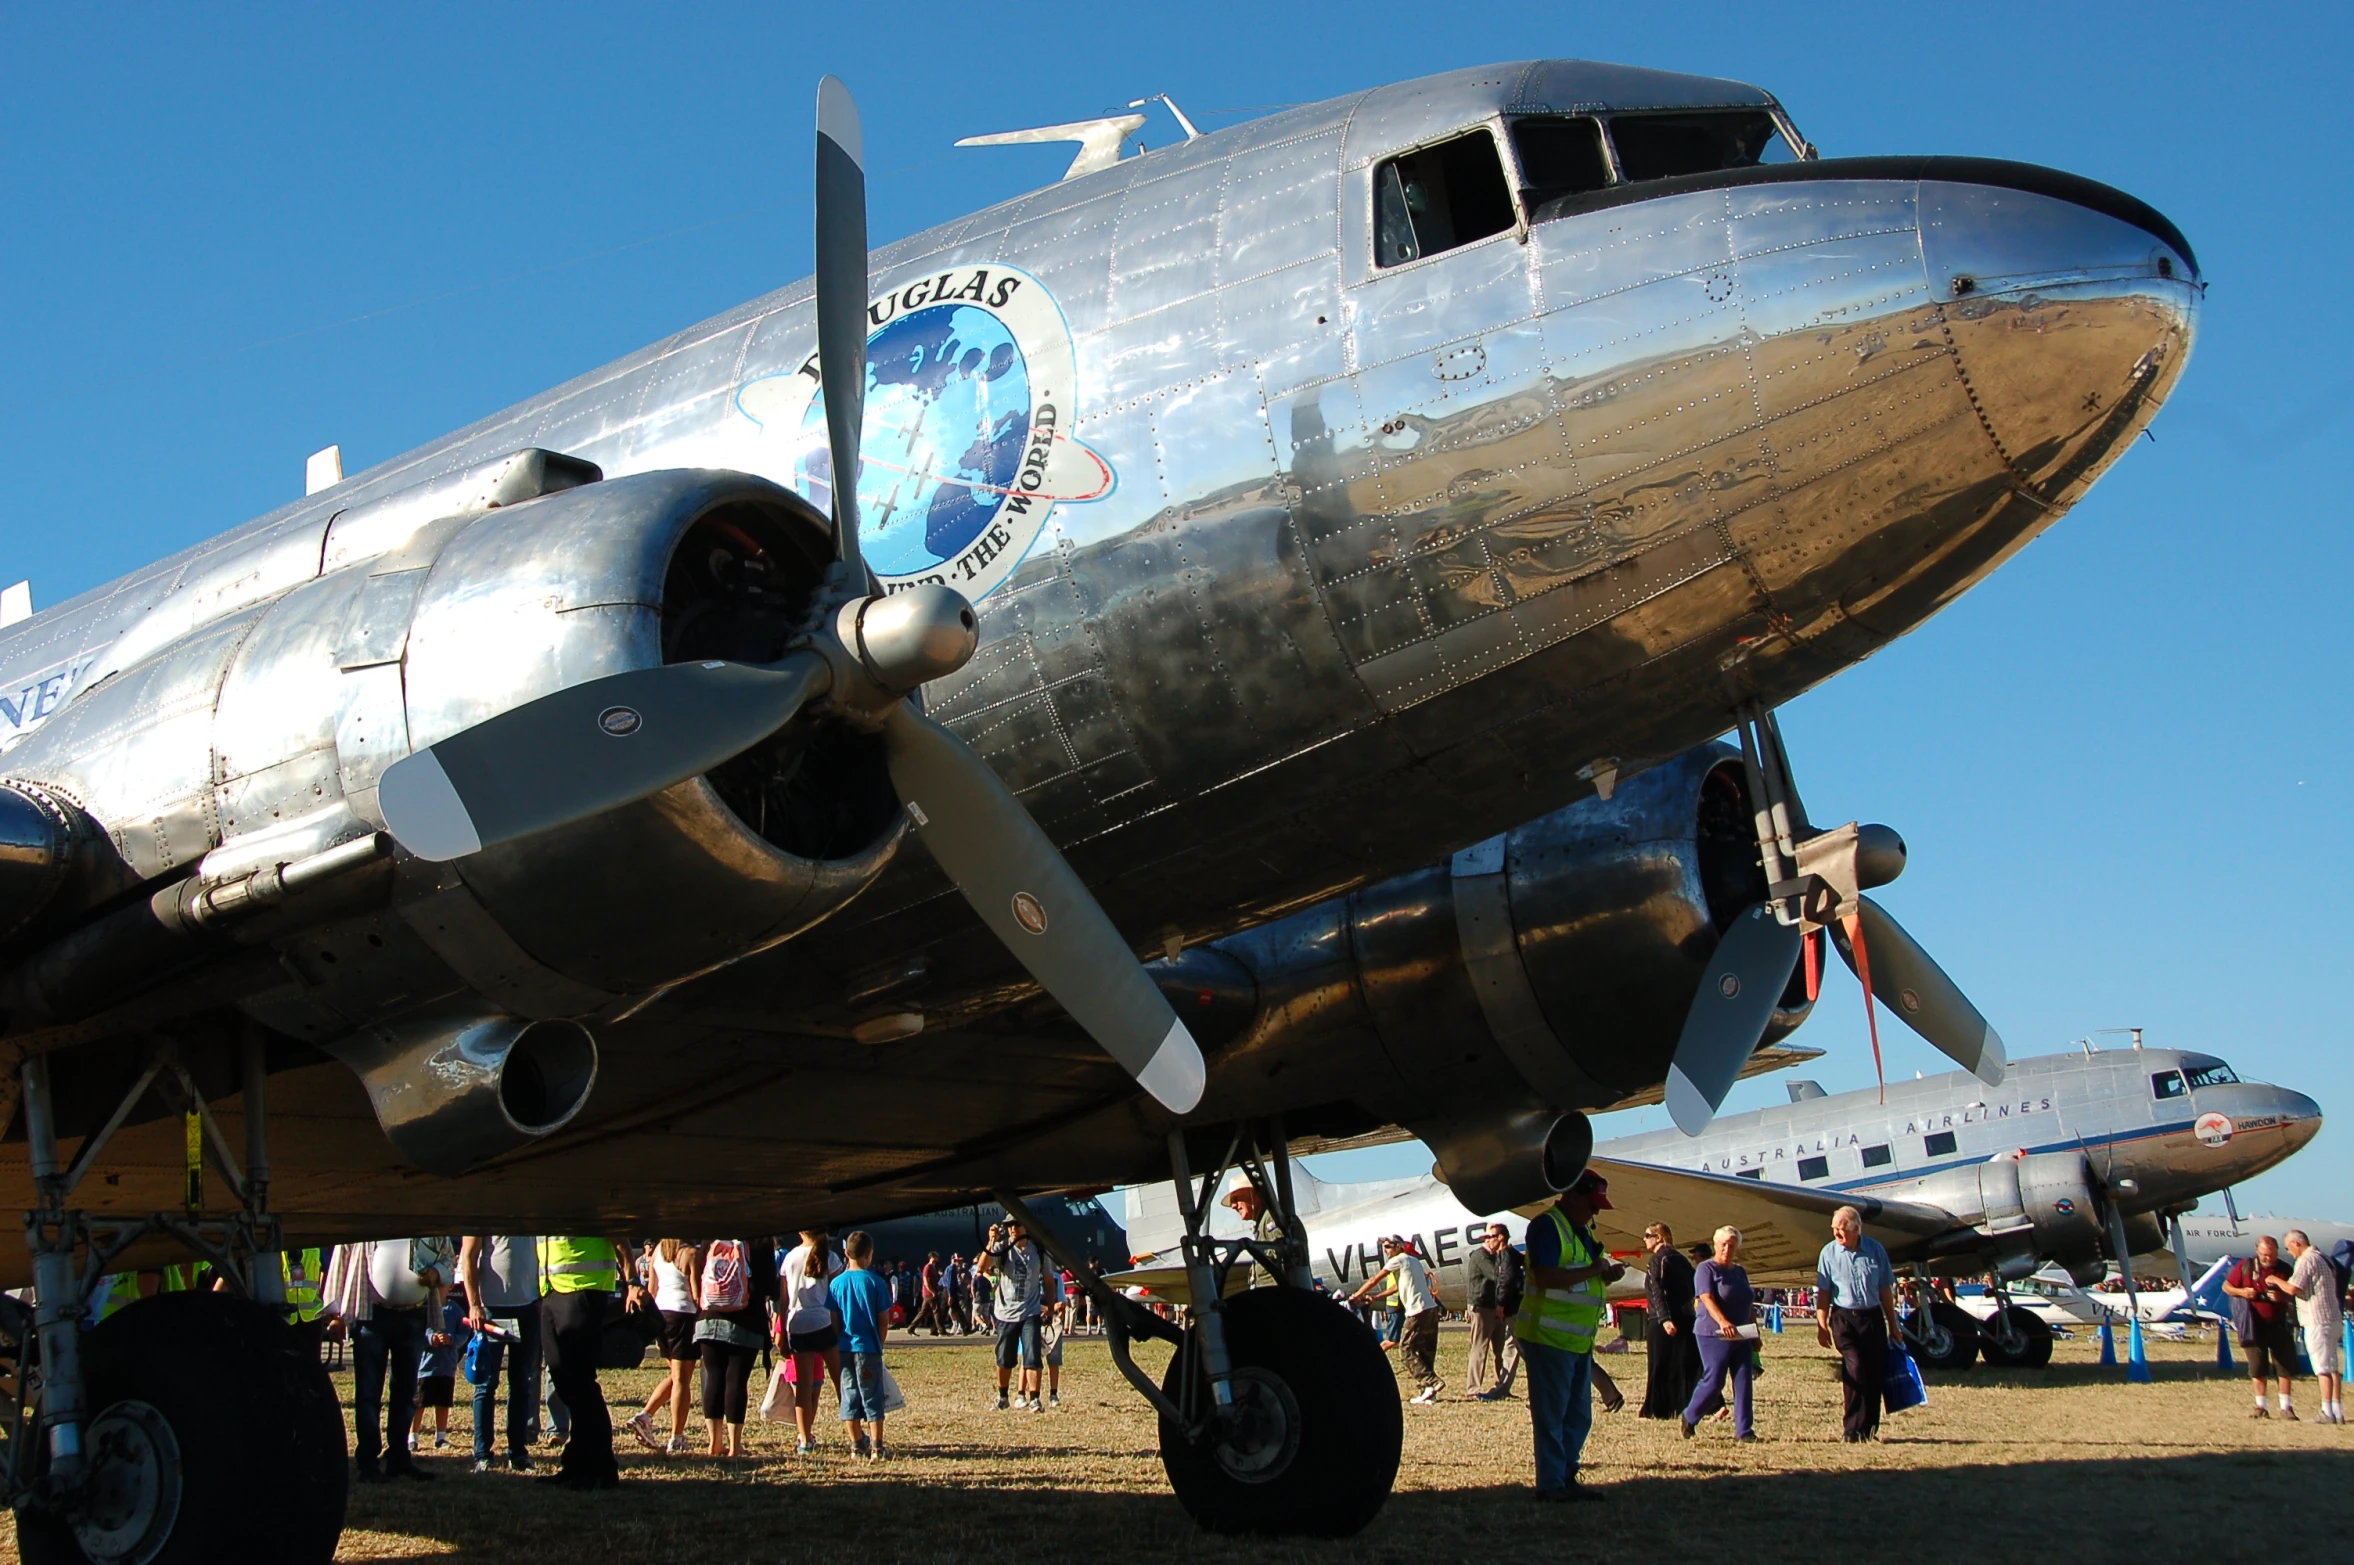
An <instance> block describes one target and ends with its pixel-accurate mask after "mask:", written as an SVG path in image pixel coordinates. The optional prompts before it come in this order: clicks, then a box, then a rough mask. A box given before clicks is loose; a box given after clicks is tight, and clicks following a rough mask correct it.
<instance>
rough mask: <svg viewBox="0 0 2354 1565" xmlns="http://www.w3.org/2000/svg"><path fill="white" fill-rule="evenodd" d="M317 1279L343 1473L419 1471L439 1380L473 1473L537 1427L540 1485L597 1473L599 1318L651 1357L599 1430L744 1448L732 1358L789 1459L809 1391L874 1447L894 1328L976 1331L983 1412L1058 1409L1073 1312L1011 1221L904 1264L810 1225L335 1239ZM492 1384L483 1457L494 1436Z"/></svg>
mask: <svg viewBox="0 0 2354 1565" xmlns="http://www.w3.org/2000/svg"><path fill="white" fill-rule="evenodd" d="M305 1265H307V1266H309V1267H310V1268H311V1271H312V1275H314V1276H317V1275H318V1274H319V1272H320V1271H321V1270H322V1267H321V1262H320V1257H319V1256H318V1255H317V1254H316V1253H315V1252H310V1253H307V1254H306V1255H304V1256H303V1257H301V1258H298V1259H296V1260H294V1261H292V1262H291V1263H290V1276H291V1275H294V1274H297V1273H299V1272H301V1270H302V1268H303V1267H304V1266H305ZM323 1272H324V1275H323V1277H320V1278H319V1281H318V1284H317V1288H316V1293H315V1300H316V1302H315V1306H314V1305H312V1304H311V1302H310V1301H311V1298H312V1297H313V1296H312V1295H309V1294H305V1295H304V1297H303V1299H302V1300H300V1301H298V1309H297V1313H298V1315H301V1316H304V1317H305V1318H308V1317H309V1316H311V1315H316V1316H318V1317H320V1318H321V1319H322V1320H323V1323H324V1326H323V1329H324V1331H325V1332H326V1333H328V1334H329V1335H331V1336H333V1337H336V1338H338V1339H340V1340H342V1341H345V1342H348V1344H349V1346H350V1351H351V1363H352V1372H353V1390H352V1414H353V1423H354V1427H355V1438H354V1445H353V1453H354V1456H355V1458H356V1460H357V1469H358V1476H359V1479H360V1481H361V1482H363V1483H372V1482H381V1481H384V1480H387V1479H414V1480H425V1479H429V1478H431V1476H432V1473H431V1471H430V1470H429V1469H427V1468H425V1467H423V1466H420V1465H419V1464H418V1463H417V1461H416V1460H415V1456H414V1454H415V1452H416V1451H418V1450H419V1449H421V1448H424V1442H425V1441H426V1440H427V1439H430V1440H431V1442H432V1448H434V1449H439V1448H442V1447H444V1446H446V1444H447V1441H448V1434H449V1415H450V1410H451V1408H452V1407H453V1406H454V1404H455V1401H456V1394H457V1387H458V1384H459V1382H460V1381H461V1380H462V1381H464V1382H465V1383H466V1384H467V1385H468V1386H469V1387H470V1389H471V1391H472V1400H473V1412H474V1417H473V1430H474V1437H473V1438H474V1452H473V1455H474V1471H476V1472H478V1473H487V1472H491V1471H494V1470H497V1469H499V1468H501V1467H504V1468H506V1469H508V1470H511V1471H514V1472H531V1471H533V1469H534V1461H533V1457H532V1448H533V1447H534V1446H535V1445H540V1444H542V1443H543V1433H544V1435H545V1437H546V1439H547V1440H550V1441H553V1442H554V1443H555V1444H557V1445H559V1446H560V1447H561V1449H562V1455H561V1458H560V1460H559V1462H558V1465H557V1468H556V1471H555V1472H554V1473H553V1474H551V1475H549V1478H550V1481H551V1482H554V1483H557V1484H561V1485H564V1486H567V1487H573V1488H584V1489H602V1488H609V1487H611V1486H613V1485H614V1484H616V1483H618V1482H619V1481H620V1467H619V1463H618V1461H617V1460H616V1457H615V1454H614V1449H613V1440H614V1435H615V1426H614V1421H613V1417H612V1414H611V1412H610V1411H609V1410H608V1408H607V1407H606V1404H605V1399H604V1394H603V1391H602V1389H601V1388H600V1386H599V1385H598V1382H597V1370H598V1368H599V1366H600V1364H601V1363H602V1362H603V1359H604V1356H605V1353H606V1351H607V1349H606V1339H607V1331H608V1327H609V1326H611V1325H615V1324H618V1325H620V1326H621V1327H623V1328H625V1330H626V1331H629V1332H634V1333H635V1334H636V1335H637V1336H638V1337H639V1338H640V1339H641V1340H643V1341H644V1342H645V1343H647V1344H648V1345H650V1346H653V1347H655V1348H656V1349H658V1351H659V1353H660V1356H661V1360H662V1363H663V1365H664V1371H665V1372H664V1374H663V1377H662V1379H661V1380H660V1381H659V1382H657V1383H656V1385H655V1387H654V1390H653V1393H652V1394H651V1395H650V1396H649V1397H648V1398H647V1399H646V1401H645V1403H644V1404H643V1405H642V1406H641V1407H639V1408H638V1409H637V1410H636V1411H635V1412H634V1413H632V1414H630V1416H629V1417H628V1418H626V1419H625V1420H624V1421H623V1422H622V1425H621V1428H622V1429H623V1430H625V1431H626V1432H627V1433H628V1434H629V1435H630V1436H631V1437H633V1438H635V1439H636V1440H637V1441H639V1442H640V1443H641V1444H643V1445H645V1446H646V1447H647V1448H648V1449H650V1450H652V1451H656V1452H659V1453H661V1454H664V1455H667V1456H684V1455H690V1454H698V1453H696V1452H695V1451H694V1448H693V1447H692V1445H691V1443H690V1441H689V1439H688V1422H689V1416H690V1411H691V1410H693V1409H696V1408H698V1407H699V1409H700V1411H701V1413H702V1417H703V1422H704V1425H705V1444H704V1446H703V1448H702V1450H701V1452H700V1453H699V1454H701V1455H704V1456H707V1457H717V1458H730V1457H742V1456H744V1455H745V1454H746V1435H745V1431H746V1425H747V1423H748V1422H749V1421H750V1417H751V1413H752V1411H753V1409H754V1406H755V1404H754V1400H753V1377H754V1369H755V1366H756V1365H757V1364H762V1363H765V1364H767V1365H768V1367H769V1373H768V1377H767V1384H766V1387H765V1393H764V1395H763V1396H762V1397H761V1398H760V1400H759V1402H758V1404H757V1405H758V1410H759V1412H760V1414H761V1417H762V1418H763V1419H765V1420H771V1421H774V1422H778V1423H784V1422H787V1421H789V1422H790V1423H791V1424H792V1426H793V1430H794V1440H795V1451H796V1453H797V1454H802V1455H809V1454H814V1453H815V1452H817V1450H818V1449H819V1446H820V1443H821V1442H820V1430H821V1427H822V1423H823V1419H822V1418H821V1410H822V1409H824V1408H825V1407H826V1406H827V1405H828V1403H829V1402H830V1404H831V1407H832V1410H833V1413H834V1418H835V1421H836V1422H838V1423H839V1424H840V1425H841V1426H842V1430H843V1436H844V1439H845V1441H846V1444H847V1446H848V1449H849V1451H850V1453H851V1454H852V1455H853V1456H854V1457H857V1458H860V1459H864V1460H868V1461H882V1460H884V1459H886V1458H887V1457H888V1456H889V1454H890V1445H889V1442H888V1440H887V1438H886V1435H885V1429H886V1427H887V1424H888V1420H889V1418H890V1415H891V1414H892V1413H893V1412H895V1411H897V1410H899V1409H900V1408H902V1407H904V1406H905V1402H904V1399H903V1398H902V1396H901V1394H900V1391H899V1388H898V1386H897V1384H896V1383H895V1382H894V1381H893V1379H892V1377H891V1374H890V1372H889V1370H888V1369H887V1368H885V1366H884V1363H883V1347H884V1343H885V1341H886V1340H887V1339H888V1338H889V1336H890V1334H891V1332H892V1331H893V1330H894V1329H895V1328H897V1329H904V1330H909V1331H913V1330H915V1329H917V1328H919V1327H922V1326H926V1325H929V1326H930V1327H931V1329H932V1334H933V1335H934V1336H943V1335H971V1334H976V1333H978V1332H983V1331H986V1332H988V1333H990V1334H991V1335H993V1337H994V1339H995V1344H996V1364H997V1406H998V1407H999V1408H1000V1409H1015V1408H1018V1409H1020V1410H1023V1411H1028V1412H1044V1411H1046V1410H1047V1409H1048V1408H1051V1407H1056V1406H1059V1405H1060V1403H1061V1389H1062V1384H1061V1381H1062V1363H1063V1355H1062V1339H1063V1337H1064V1335H1065V1334H1066V1333H1069V1332H1075V1331H1082V1330H1087V1329H1090V1325H1091V1317H1090V1313H1089V1312H1088V1311H1087V1309H1086V1307H1085V1299H1084V1295H1083V1294H1082V1293H1080V1291H1079V1290H1078V1289H1077V1288H1076V1287H1075V1286H1074V1285H1073V1279H1072V1278H1071V1275H1070V1274H1069V1273H1068V1272H1066V1271H1061V1270H1058V1269H1057V1268H1056V1267H1055V1266H1054V1265H1053V1264H1052V1263H1051V1262H1050V1261H1049V1260H1048V1258H1047V1256H1046V1254H1045V1252H1044V1251H1043V1249H1042V1248H1041V1247H1040V1246H1039V1245H1038V1244H1037V1243H1036V1242H1035V1240H1033V1239H1032V1238H1031V1236H1030V1235H1029V1234H1028V1233H1027V1232H1026V1231H1025V1229H1024V1227H1023V1224H1022V1223H1021V1222H1020V1221H1019V1220H1014V1219H1008V1220H1007V1221H1005V1222H1002V1223H999V1224H996V1225H994V1226H992V1227H991V1228H990V1230H989V1239H988V1243H987V1244H986V1245H985V1246H983V1247H982V1248H981V1249H980V1250H979V1252H978V1253H977V1254H976V1255H975V1256H974V1257H973V1259H972V1260H971V1261H970V1262H968V1261H967V1260H966V1259H965V1257H963V1256H962V1255H961V1254H959V1255H952V1256H950V1257H949V1258H947V1259H946V1260H943V1259H942V1258H941V1257H940V1256H939V1255H937V1254H933V1255H930V1256H927V1257H926V1259H925V1261H924V1262H923V1263H922V1264H921V1265H920V1266H918V1265H917V1264H915V1263H913V1262H909V1261H904V1260H901V1259H899V1258H896V1257H893V1258H891V1259H887V1260H878V1259H877V1258H876V1256H875V1254H874V1241H873V1239H872V1237H871V1236H870V1235H868V1234H866V1233H864V1232H852V1233H850V1234H847V1235H845V1236H843V1237H842V1238H841V1239H840V1240H839V1241H837V1240H835V1239H834V1238H833V1236H832V1235H831V1234H830V1233H828V1231H827V1230H825V1229H823V1228H812V1229H804V1230H801V1231H800V1233H799V1234H798V1235H797V1237H795V1238H794V1239H793V1240H791V1241H785V1240H779V1239H771V1238H753V1239H736V1238H722V1239H695V1240H689V1239H678V1238H665V1239H658V1240H650V1241H644V1242H633V1241H629V1240H624V1239H619V1238H613V1237H606V1236H585V1237H584V1236H571V1237H545V1236H528V1235H525V1236H517V1235H473V1236H467V1237H464V1238H460V1239H450V1238H442V1237H430V1238H417V1239H389V1240H379V1241H376V1242H373V1243H364V1244H352V1245H345V1246H343V1247H341V1248H339V1249H337V1250H335V1251H334V1252H333V1254H332V1257H331V1258H329V1259H327V1260H326V1261H325V1262H324V1266H323ZM1017 1374H1018V1376H1019V1379H1018V1381H1017V1380H1016V1379H1015V1376H1016V1375H1017ZM502 1391H503V1393H504V1396H505V1399H506V1416H505V1420H504V1432H505V1447H506V1449H505V1454H504V1456H503V1457H502V1456H500V1455H498V1454H497V1452H496V1451H495V1450H494V1446H495V1444H496V1440H495V1434H496V1432H497V1431H498V1430H499V1429H500V1427H501V1423H500V1419H499V1414H498V1402H499V1399H500V1396H501V1394H502ZM698 1393H699V1395H698ZM543 1412H544V1414H545V1415H546V1417H545V1421H544V1429H543V1418H542V1415H543ZM429 1416H430V1420H431V1430H430V1432H428V1429H427V1421H428V1417H429Z"/></svg>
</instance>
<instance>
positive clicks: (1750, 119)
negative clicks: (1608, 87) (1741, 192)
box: [1610, 109, 1794, 180]
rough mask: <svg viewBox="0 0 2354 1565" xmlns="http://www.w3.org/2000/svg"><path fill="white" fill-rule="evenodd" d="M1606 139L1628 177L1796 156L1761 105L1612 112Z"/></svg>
mask: <svg viewBox="0 0 2354 1565" xmlns="http://www.w3.org/2000/svg"><path fill="white" fill-rule="evenodd" d="M1610 141H1611V145H1612V146H1613V147H1615V148H1616V149H1617V151H1618V171H1619V177H1620V178H1622V179H1627V180H1639V179H1674V178H1675V177H1676V176H1678V175H1680V174H1715V173H1719V172H1722V171H1723V170H1725V169H1731V168H1750V167H1754V166H1755V165H1757V164H1759V163H1781V162H1788V161H1790V159H1791V158H1792V157H1793V156H1794V154H1793V153H1792V152H1791V151H1790V149H1789V146H1788V144H1787V143H1785V142H1784V141H1783V140H1782V139H1781V135H1780V133H1779V131H1778V130H1777V129H1776V127H1775V125H1774V117H1773V116H1772V115H1770V114H1768V113H1766V112H1765V111H1764V110H1763V109H1716V110H1711V111H1708V112H1706V113H1697V114H1619V115H1613V116H1612V117H1611V121H1610Z"/></svg>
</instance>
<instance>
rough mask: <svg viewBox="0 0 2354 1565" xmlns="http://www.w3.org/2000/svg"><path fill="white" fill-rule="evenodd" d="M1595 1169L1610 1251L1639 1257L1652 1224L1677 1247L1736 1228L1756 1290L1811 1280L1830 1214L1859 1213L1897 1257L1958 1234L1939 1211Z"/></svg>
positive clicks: (1603, 1235)
mask: <svg viewBox="0 0 2354 1565" xmlns="http://www.w3.org/2000/svg"><path fill="white" fill-rule="evenodd" d="M1592 1166H1593V1168H1594V1170H1595V1172H1597V1173H1599V1174H1600V1175H1601V1176H1602V1177H1603V1178H1605V1179H1607V1180H1609V1181H1610V1205H1611V1209H1610V1210H1609V1211H1607V1212H1603V1213H1601V1214H1600V1215H1599V1216H1598V1217H1597V1218H1596V1220H1595V1224H1594V1227H1595V1233H1596V1236H1597V1237H1598V1238H1600V1239H1601V1240H1602V1242H1603V1243H1604V1244H1606V1245H1608V1246H1609V1247H1610V1248H1611V1249H1612V1250H1640V1249H1641V1248H1642V1245H1643V1229H1644V1227H1645V1226H1646V1225H1647V1224H1650V1223H1655V1222H1659V1223H1665V1224H1667V1226H1668V1227H1669V1229H1671V1230H1672V1231H1673V1232H1674V1234H1675V1236H1676V1243H1677V1244H1678V1245H1679V1246H1683V1245H1691V1244H1706V1243H1707V1242H1708V1239H1709V1236H1710V1235H1711V1234H1713V1233H1715V1232H1716V1230H1717V1229H1718V1228H1719V1227H1721V1226H1722V1225H1724V1224H1726V1223H1731V1224H1732V1225H1733V1226H1734V1227H1735V1228H1738V1229H1740V1230H1741V1262H1742V1264H1743V1265H1744V1266H1746V1267H1748V1268H1749V1275H1750V1276H1751V1277H1752V1278H1754V1279H1756V1280H1757V1281H1759V1282H1781V1281H1785V1280H1798V1279H1801V1278H1805V1277H1810V1276H1812V1275H1813V1274H1814V1269H1815V1257H1816V1256H1817V1255H1819V1254H1820V1253H1821V1252H1822V1248H1823V1245H1824V1244H1825V1242H1826V1241H1828V1240H1829V1239H1830V1237H1831V1214H1832V1213H1833V1212H1835V1211H1837V1210H1839V1208H1841V1207H1843V1206H1852V1207H1854V1208H1855V1209H1856V1210H1857V1211H1859V1212H1861V1213H1862V1214H1863V1218H1864V1232H1865V1233H1867V1234H1870V1235H1871V1236H1872V1237H1873V1238H1875V1239H1878V1240H1879V1241H1880V1242H1881V1243H1882V1244H1884V1245H1886V1246H1888V1249H1889V1251H1890V1253H1892V1254H1900V1253H1902V1252H1903V1251H1905V1250H1910V1249H1913V1248H1915V1247H1916V1246H1918V1245H1919V1243H1920V1242H1921V1241H1922V1240H1924V1239H1927V1238H1931V1237H1933V1236H1935V1235H1937V1234H1941V1233H1944V1232H1946V1231H1947V1230H1948V1229H1950V1228H1952V1227H1954V1226H1955V1218H1954V1216H1953V1214H1952V1213H1950V1212H1948V1211H1946V1210H1944V1209H1943V1208H1942V1207H1935V1206H1924V1205H1921V1204H1920V1203H1918V1202H1913V1201H1882V1200H1875V1199H1874V1198H1872V1197H1870V1196H1866V1195H1855V1194H1847V1193H1843V1192H1840V1191H1836V1190H1806V1189H1801V1188H1799V1187H1798V1186H1795V1185H1772V1184H1767V1183H1765V1182H1764V1181H1763V1180H1757V1179H1736V1178H1733V1177H1732V1176H1731V1175H1727V1174H1703V1173H1698V1172H1696V1171H1694V1170H1691V1169H1683V1168H1662V1167H1661V1166H1659V1165H1658V1164H1656V1163H1623V1162H1620V1161H1618V1160H1617V1159H1615V1158H1606V1157H1598V1158H1596V1159H1594V1161H1593V1164H1592Z"/></svg>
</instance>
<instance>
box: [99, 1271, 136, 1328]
mask: <svg viewBox="0 0 2354 1565" xmlns="http://www.w3.org/2000/svg"><path fill="white" fill-rule="evenodd" d="M101 1280H102V1281H104V1282H105V1284H106V1303H105V1304H104V1305H103V1306H102V1307H101V1308H100V1309H99V1311H98V1318H99V1319H100V1320H104V1319H106V1317H108V1316H109V1315H112V1314H113V1313H114V1312H115V1311H117V1310H120V1309H123V1308H125V1307H127V1306H129V1305H132V1304H136V1303H138V1302H139V1274H138V1273H137V1272H109V1273H107V1274H106V1276H105V1277H104V1278H103V1279H101Z"/></svg>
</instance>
